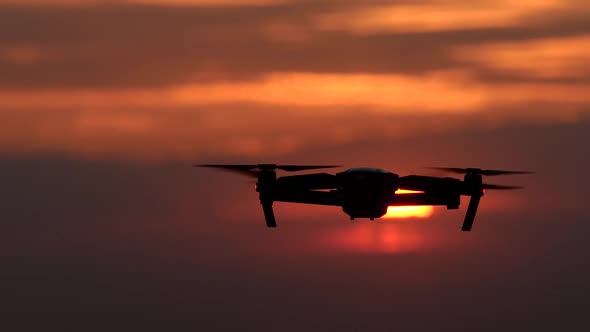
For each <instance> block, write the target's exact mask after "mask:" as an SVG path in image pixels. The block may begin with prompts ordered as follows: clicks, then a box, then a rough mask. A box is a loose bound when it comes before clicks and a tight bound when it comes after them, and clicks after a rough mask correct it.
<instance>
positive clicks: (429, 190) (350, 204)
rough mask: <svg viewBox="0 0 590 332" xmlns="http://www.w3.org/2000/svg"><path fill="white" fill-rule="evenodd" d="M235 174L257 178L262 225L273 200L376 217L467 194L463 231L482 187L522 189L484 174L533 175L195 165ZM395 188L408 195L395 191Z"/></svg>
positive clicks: (455, 201)
mask: <svg viewBox="0 0 590 332" xmlns="http://www.w3.org/2000/svg"><path fill="white" fill-rule="evenodd" d="M194 166H195V167H213V168H220V169H223V170H228V171H233V172H238V173H240V174H243V175H247V176H249V177H253V178H256V179H257V182H256V191H257V192H258V193H259V198H260V204H261V205H262V210H263V212H264V218H265V220H266V226H267V227H276V226H277V223H276V219H275V215H274V211H273V208H272V206H273V203H274V202H292V203H304V204H317V205H330V206H340V207H342V210H343V211H344V212H345V213H346V214H348V215H349V216H350V219H351V220H354V219H355V218H369V219H370V220H373V219H375V218H380V217H382V216H383V215H385V213H386V212H387V208H388V207H389V206H416V205H429V206H446V207H447V210H452V209H458V208H459V204H460V198H461V196H469V197H470V200H469V205H468V207H467V212H466V214H465V219H464V221H463V227H462V228H461V230H462V231H471V228H472V226H473V221H474V220H475V215H476V213H477V208H478V206H479V201H480V199H481V197H482V196H483V195H484V193H485V190H512V189H521V188H522V187H518V186H504V185H494V184H487V183H484V182H483V176H497V175H511V174H532V172H523V171H503V170H485V169H480V168H448V167H431V168H432V169H436V170H442V171H446V172H452V173H457V174H464V178H463V180H460V179H456V178H451V177H433V176H421V175H408V176H399V175H397V174H395V173H392V172H389V171H387V170H384V169H380V168H350V169H348V170H346V171H343V172H340V173H336V174H328V173H314V174H304V175H292V176H282V177H277V173H276V170H282V171H287V172H296V171H305V170H313V169H324V168H334V167H341V166H332V165H310V166H303V165H276V164H258V165H211V164H208V165H194ZM398 189H404V190H410V191H412V193H410V194H396V193H395V192H396V191H397V190H398Z"/></svg>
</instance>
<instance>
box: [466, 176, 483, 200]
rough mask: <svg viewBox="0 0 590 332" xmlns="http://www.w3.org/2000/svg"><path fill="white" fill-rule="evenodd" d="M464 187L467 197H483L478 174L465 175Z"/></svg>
mask: <svg viewBox="0 0 590 332" xmlns="http://www.w3.org/2000/svg"><path fill="white" fill-rule="evenodd" d="M463 180H464V182H465V186H466V187H467V194H468V195H481V196H483V178H482V176H481V175H480V174H478V173H471V172H470V173H467V174H465V177H464V179H463Z"/></svg>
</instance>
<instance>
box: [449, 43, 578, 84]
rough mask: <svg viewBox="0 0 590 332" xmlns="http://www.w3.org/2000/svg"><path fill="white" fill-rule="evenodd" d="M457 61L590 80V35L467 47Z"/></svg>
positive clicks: (457, 54) (460, 50)
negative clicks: (589, 75) (588, 77)
mask: <svg viewBox="0 0 590 332" xmlns="http://www.w3.org/2000/svg"><path fill="white" fill-rule="evenodd" d="M451 54H452V56H453V57H455V58H456V59H459V60H461V61H465V62H472V63H475V64H478V65H481V66H484V67H487V68H489V69H493V70H498V71H505V72H509V73H513V74H519V75H524V76H529V77H533V78H566V77H587V76H588V74H589V73H590V61H588V59H590V35H589V34H585V35H580V36H573V37H560V38H542V39H535V40H525V41H510V42H500V43H489V44H484V45H476V46H463V47H460V48H456V49H454V50H452V51H451Z"/></svg>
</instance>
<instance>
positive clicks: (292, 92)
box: [0, 72, 486, 113]
mask: <svg viewBox="0 0 590 332" xmlns="http://www.w3.org/2000/svg"><path fill="white" fill-rule="evenodd" d="M425 93H427V94H428V98H425ZM0 99H2V101H3V107H5V108H6V109H37V108H78V109H80V108H81V109H87V108H113V107H151V108H153V107H161V108H166V107H179V106H195V105H208V104H231V103H254V104H269V105H291V106H338V105H342V106H353V105H358V106H368V107H377V108H384V109H387V110H388V111H394V112H416V111H419V112H451V113H460V112H466V111H470V110H475V109H476V108H478V107H480V106H482V105H483V104H484V103H485V100H486V92H485V91H484V90H483V88H482V87H481V86H480V85H479V84H477V83H476V82H474V81H470V80H468V78H467V77H466V75H465V74H464V73H460V72H443V73H432V74H428V75H424V76H407V75H375V74H314V73H274V74H269V75H267V76H266V77H264V78H262V79H260V80H258V81H247V82H222V83H203V84H188V85H180V86H174V87H169V88H162V89H153V90H145V89H144V90H141V89H139V90H138V89H132V90H76V89H72V90H67V89H62V90H41V91H35V90H33V91H23V90H21V91H0ZM0 110H1V109H0Z"/></svg>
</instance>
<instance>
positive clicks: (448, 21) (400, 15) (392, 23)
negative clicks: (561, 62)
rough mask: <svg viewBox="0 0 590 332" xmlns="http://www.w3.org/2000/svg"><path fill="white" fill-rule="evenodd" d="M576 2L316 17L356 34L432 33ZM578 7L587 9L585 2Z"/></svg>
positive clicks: (499, 22) (394, 8)
mask: <svg viewBox="0 0 590 332" xmlns="http://www.w3.org/2000/svg"><path fill="white" fill-rule="evenodd" d="M573 4H574V2H573V1H561V0H526V1H525V0H480V1H439V2H432V3H431V2H428V3H416V4H402V5H389V4H387V5H375V6H368V7H366V8H354V9H345V10H340V11H339V10H336V11H332V12H328V13H324V14H320V15H318V16H316V18H315V23H316V24H317V27H318V28H319V29H322V30H339V31H348V32H351V33H356V34H370V33H380V32H397V33H400V32H431V31H448V30H464V29H477V28H491V27H504V26H516V25H520V24H522V23H526V22H529V21H531V20H533V19H535V18H536V17H538V16H539V15H541V14H551V13H552V12H553V11H555V10H558V9H568V8H573V7H574V6H573ZM576 7H580V8H582V9H583V8H586V7H584V6H583V5H579V6H576Z"/></svg>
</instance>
